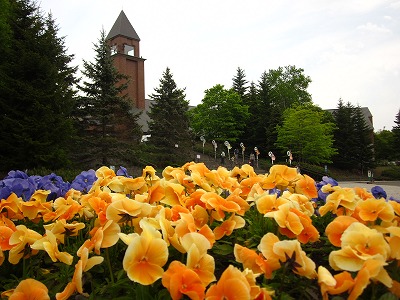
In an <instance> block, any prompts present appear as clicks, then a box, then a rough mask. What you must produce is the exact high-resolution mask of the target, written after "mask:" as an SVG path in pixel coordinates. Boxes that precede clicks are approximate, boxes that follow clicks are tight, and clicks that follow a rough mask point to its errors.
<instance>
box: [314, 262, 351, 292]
mask: <svg viewBox="0 0 400 300" xmlns="http://www.w3.org/2000/svg"><path fill="white" fill-rule="evenodd" d="M318 284H319V286H320V289H321V294H322V299H323V300H328V299H329V295H338V294H342V293H345V292H348V291H350V290H351V289H352V288H353V286H354V279H353V277H352V276H351V274H350V273H349V272H347V271H344V272H341V273H338V274H336V275H335V276H332V274H331V273H330V272H329V271H328V269H326V268H325V267H323V266H319V267H318Z"/></svg>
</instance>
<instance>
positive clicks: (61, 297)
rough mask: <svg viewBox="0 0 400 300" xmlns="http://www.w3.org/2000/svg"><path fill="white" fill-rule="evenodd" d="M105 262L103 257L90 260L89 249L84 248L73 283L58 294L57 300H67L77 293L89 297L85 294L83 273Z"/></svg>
mask: <svg viewBox="0 0 400 300" xmlns="http://www.w3.org/2000/svg"><path fill="white" fill-rule="evenodd" d="M103 261H104V257H102V256H93V257H90V258H89V249H87V248H83V249H82V251H81V253H80V260H78V262H77V263H76V265H75V271H74V275H73V276H72V280H71V282H69V283H68V284H67V286H66V287H65V288H64V290H63V291H62V292H61V293H57V294H56V299H57V300H67V299H69V298H70V297H71V296H72V294H74V293H75V292H76V291H77V292H78V293H80V294H83V295H84V296H86V297H89V295H88V294H86V293H84V292H83V283H82V277H83V272H87V271H89V270H90V269H91V268H92V267H94V266H95V265H98V264H101V263H102V262H103Z"/></svg>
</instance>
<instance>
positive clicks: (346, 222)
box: [325, 216, 358, 247]
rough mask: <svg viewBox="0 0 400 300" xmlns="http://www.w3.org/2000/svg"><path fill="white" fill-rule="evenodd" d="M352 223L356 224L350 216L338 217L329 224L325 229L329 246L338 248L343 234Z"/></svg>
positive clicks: (355, 220)
mask: <svg viewBox="0 0 400 300" xmlns="http://www.w3.org/2000/svg"><path fill="white" fill-rule="evenodd" d="M354 222H358V221H357V219H355V218H353V217H350V216H338V217H336V218H335V219H334V220H333V221H332V222H330V223H329V224H328V226H326V228H325V233H326V235H327V236H328V239H329V241H330V242H331V244H332V245H334V246H336V247H340V246H341V244H342V241H341V238H342V234H343V232H344V231H345V230H346V229H347V228H348V227H349V226H350V224H352V223H354Z"/></svg>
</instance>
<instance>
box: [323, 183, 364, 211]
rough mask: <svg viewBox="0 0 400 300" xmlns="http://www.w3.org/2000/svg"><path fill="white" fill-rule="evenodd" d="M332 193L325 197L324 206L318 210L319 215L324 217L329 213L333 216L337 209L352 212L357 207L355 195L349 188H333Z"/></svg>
mask: <svg viewBox="0 0 400 300" xmlns="http://www.w3.org/2000/svg"><path fill="white" fill-rule="evenodd" d="M335 188H336V189H335V190H334V192H333V193H331V194H329V195H328V196H327V197H326V203H325V205H323V206H321V207H320V208H319V213H320V215H321V216H324V215H325V214H326V213H328V212H329V211H330V212H332V213H333V214H337V212H338V209H339V208H340V206H341V207H343V208H345V209H346V210H350V211H351V212H352V211H354V209H355V207H356V205H357V199H356V194H355V192H354V190H353V189H351V188H340V187H335Z"/></svg>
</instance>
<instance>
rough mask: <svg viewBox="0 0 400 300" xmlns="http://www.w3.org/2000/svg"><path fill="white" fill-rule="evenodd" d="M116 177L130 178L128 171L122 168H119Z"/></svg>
mask: <svg viewBox="0 0 400 300" xmlns="http://www.w3.org/2000/svg"><path fill="white" fill-rule="evenodd" d="M117 175H118V176H125V177H128V178H132V176H130V175H129V174H128V170H127V169H126V168H125V167H123V166H120V167H119V170H118V171H117Z"/></svg>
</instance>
